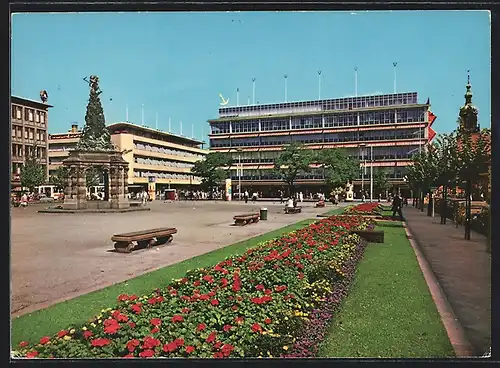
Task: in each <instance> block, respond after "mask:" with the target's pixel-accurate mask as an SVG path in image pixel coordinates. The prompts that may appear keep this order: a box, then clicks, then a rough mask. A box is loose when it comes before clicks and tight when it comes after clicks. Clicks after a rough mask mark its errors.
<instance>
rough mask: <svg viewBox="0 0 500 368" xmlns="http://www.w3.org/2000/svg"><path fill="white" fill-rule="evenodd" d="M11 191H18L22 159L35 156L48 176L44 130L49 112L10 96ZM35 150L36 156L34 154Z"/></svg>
mask: <svg viewBox="0 0 500 368" xmlns="http://www.w3.org/2000/svg"><path fill="white" fill-rule="evenodd" d="M10 103H11V128H12V136H11V137H12V139H11V167H12V169H11V170H12V171H11V188H12V189H13V190H19V189H21V182H20V174H21V171H22V167H23V165H24V162H25V159H26V157H29V156H30V155H31V154H33V153H35V154H36V157H37V158H38V160H39V163H40V164H41V165H42V166H43V167H44V168H45V170H46V172H47V174H48V165H47V162H48V160H47V152H48V139H47V129H48V124H49V119H48V118H49V108H51V107H53V106H51V105H49V104H47V103H43V102H40V101H35V100H30V99H27V98H23V97H18V96H11V97H10ZM34 150H36V152H34Z"/></svg>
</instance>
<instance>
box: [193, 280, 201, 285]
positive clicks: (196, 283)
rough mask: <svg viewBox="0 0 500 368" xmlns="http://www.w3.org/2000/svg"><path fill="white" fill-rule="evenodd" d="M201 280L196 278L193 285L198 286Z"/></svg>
mask: <svg viewBox="0 0 500 368" xmlns="http://www.w3.org/2000/svg"><path fill="white" fill-rule="evenodd" d="M200 284H201V282H200V280H196V281H195V282H193V286H200Z"/></svg>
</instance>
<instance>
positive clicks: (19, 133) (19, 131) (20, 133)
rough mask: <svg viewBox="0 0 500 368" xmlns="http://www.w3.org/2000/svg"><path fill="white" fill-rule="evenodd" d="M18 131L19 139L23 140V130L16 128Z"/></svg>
mask: <svg viewBox="0 0 500 368" xmlns="http://www.w3.org/2000/svg"><path fill="white" fill-rule="evenodd" d="M16 130H17V138H19V139H21V138H22V137H23V130H22V128H16Z"/></svg>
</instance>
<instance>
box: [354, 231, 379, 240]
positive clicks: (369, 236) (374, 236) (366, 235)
mask: <svg viewBox="0 0 500 368" xmlns="http://www.w3.org/2000/svg"><path fill="white" fill-rule="evenodd" d="M350 233H351V234H357V235H359V236H360V237H362V238H363V239H365V240H366V241H367V242H368V243H383V242H384V232H383V231H381V230H351V231H350Z"/></svg>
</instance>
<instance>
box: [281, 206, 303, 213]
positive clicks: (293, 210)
mask: <svg viewBox="0 0 500 368" xmlns="http://www.w3.org/2000/svg"><path fill="white" fill-rule="evenodd" d="M284 211H285V213H286V214H294V213H301V212H302V207H300V206H297V207H285V209H284Z"/></svg>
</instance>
